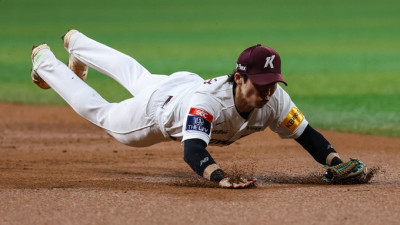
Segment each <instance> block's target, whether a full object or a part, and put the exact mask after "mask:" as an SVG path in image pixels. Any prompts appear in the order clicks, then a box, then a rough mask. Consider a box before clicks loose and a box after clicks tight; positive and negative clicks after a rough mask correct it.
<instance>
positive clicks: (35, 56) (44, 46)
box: [31, 43, 50, 89]
mask: <svg viewBox="0 0 400 225" xmlns="http://www.w3.org/2000/svg"><path fill="white" fill-rule="evenodd" d="M44 49H49V50H50V47H49V46H48V45H47V44H46V43H43V44H41V45H38V46H36V45H34V46H32V53H31V59H32V63H33V62H34V61H37V60H39V59H40V57H42V55H41V54H39V53H40V51H42V50H44ZM31 78H32V82H33V83H34V84H36V85H37V86H38V87H40V88H42V89H49V88H50V86H49V85H48V84H47V83H46V82H45V81H44V80H43V79H42V78H41V77H40V76H39V74H37V73H36V71H35V70H34V69H33V68H32V69H31Z"/></svg>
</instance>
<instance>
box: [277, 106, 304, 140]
mask: <svg viewBox="0 0 400 225" xmlns="http://www.w3.org/2000/svg"><path fill="white" fill-rule="evenodd" d="M303 119H304V115H303V113H301V111H300V110H299V109H298V108H297V107H296V106H294V107H292V109H291V110H290V111H289V113H288V114H287V115H286V117H285V119H284V120H283V121H282V126H285V127H286V128H287V129H288V130H290V132H292V133H293V132H294V131H295V130H296V129H297V127H298V126H299V125H300V123H301V122H302V121H303Z"/></svg>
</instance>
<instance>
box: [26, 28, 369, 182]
mask: <svg viewBox="0 0 400 225" xmlns="http://www.w3.org/2000/svg"><path fill="white" fill-rule="evenodd" d="M62 39H63V42H64V47H65V49H66V50H67V52H68V53H69V62H68V66H67V65H65V64H63V63H62V62H60V61H59V60H58V59H57V58H56V57H55V56H54V54H53V53H52V51H51V50H50V47H49V46H48V45H46V44H42V45H39V46H34V47H33V49H32V55H31V58H32V63H33V68H32V72H31V77H32V80H33V82H34V83H35V84H37V85H38V86H39V87H41V88H44V89H48V88H50V87H51V88H53V89H54V90H55V91H56V92H57V93H58V94H59V95H60V96H61V97H62V98H63V99H64V100H65V101H66V102H67V103H68V104H69V105H70V106H71V107H72V108H73V109H74V110H75V111H76V112H77V113H78V114H79V115H81V116H82V117H83V118H85V119H87V120H88V121H90V122H92V123H93V124H95V125H97V126H99V127H101V128H102V129H104V130H105V131H106V132H107V133H108V134H110V135H111V136H113V137H114V138H115V139H117V140H118V141H119V142H121V143H124V144H126V145H130V146H135V147H142V146H150V145H153V144H155V143H159V142H164V141H179V142H181V143H182V144H183V148H184V160H185V162H187V163H188V164H189V166H190V167H191V168H192V169H193V170H194V171H195V172H196V173H197V174H199V175H200V176H202V177H204V178H206V179H208V180H210V181H213V182H216V183H218V184H219V185H220V186H221V187H224V188H245V187H249V186H252V185H254V183H255V182H256V179H251V180H247V179H244V178H243V179H241V180H239V181H237V180H236V181H234V180H233V179H231V178H230V177H227V176H226V175H225V173H224V172H223V170H222V169H221V168H220V167H219V166H218V165H217V164H216V162H215V161H214V159H213V158H212V157H211V155H210V154H209V153H208V151H207V146H208V145H220V146H221V145H222V146H223V145H230V144H231V143H233V142H235V141H236V140H238V139H240V138H242V137H245V136H247V135H250V134H252V133H254V132H259V131H263V130H265V129H266V128H267V127H269V128H270V129H271V130H272V131H274V132H276V133H277V134H278V135H280V137H282V138H290V139H294V140H295V141H296V142H298V143H299V144H300V145H301V146H303V147H304V149H306V150H307V151H308V152H309V153H310V154H311V155H312V157H314V159H315V160H316V161H317V162H319V163H320V164H322V165H325V167H326V168H327V169H326V173H325V174H324V179H325V180H326V181H327V182H328V183H334V182H336V181H340V180H344V179H347V178H350V177H357V176H366V173H367V167H366V166H365V165H364V164H363V162H361V161H360V160H357V159H351V160H350V161H348V162H346V163H343V161H342V160H341V159H340V157H339V155H338V154H337V153H336V151H335V149H334V148H333V147H332V146H331V145H330V143H329V142H328V141H327V140H326V139H325V138H324V137H323V136H322V135H321V134H320V133H319V132H317V131H316V130H314V129H313V128H312V127H311V126H310V125H309V123H308V121H307V119H306V118H305V116H304V115H303V114H302V113H301V111H300V110H299V109H298V108H297V107H296V105H295V104H294V103H293V102H292V100H291V99H290V97H289V95H288V94H287V93H286V91H285V90H284V89H282V88H281V87H280V85H278V83H282V84H285V85H287V84H286V81H285V80H284V78H283V77H282V75H281V59H280V56H279V54H278V53H277V52H276V51H275V50H273V49H272V48H269V47H266V46H263V45H260V44H258V45H255V46H252V47H249V48H247V49H245V50H244V51H243V52H242V53H241V54H240V56H239V58H238V60H237V66H236V68H235V70H234V72H233V73H232V74H230V75H228V76H226V75H224V76H220V77H215V78H212V79H209V80H203V79H202V78H201V77H200V76H199V75H197V74H194V73H191V72H185V71H182V72H176V73H173V74H171V75H169V76H167V75H156V74H151V73H150V72H149V71H148V70H147V69H146V68H144V67H143V66H142V65H140V64H139V63H138V62H137V61H136V60H135V59H133V58H131V57H130V56H128V55H125V54H123V53H121V52H119V51H117V50H114V49H112V48H110V47H108V46H106V45H103V44H101V43H99V42H96V41H95V40H92V39H90V38H88V37H87V36H85V35H84V34H82V33H80V32H78V31H77V30H70V31H68V32H67V34H65V35H64V36H63V37H62ZM89 67H90V68H93V69H95V70H97V71H99V72H101V73H103V74H105V75H107V76H109V77H111V78H112V79H114V80H116V81H117V82H118V83H119V84H121V85H122V86H123V87H124V88H125V89H127V90H128V91H129V92H130V93H131V94H132V96H134V97H132V98H129V99H126V100H124V101H122V102H119V103H110V102H107V101H106V100H105V99H103V98H102V97H101V96H100V95H99V94H98V93H97V92H96V91H95V90H94V89H93V88H91V87H90V86H89V85H88V84H86V83H85V82H84V80H85V79H86V77H87V72H88V68H89ZM79 78H80V79H79Z"/></svg>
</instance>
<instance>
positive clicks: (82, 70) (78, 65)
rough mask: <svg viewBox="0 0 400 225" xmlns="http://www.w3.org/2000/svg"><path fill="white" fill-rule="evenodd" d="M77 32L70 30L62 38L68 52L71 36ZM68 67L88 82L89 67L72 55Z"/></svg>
mask: <svg viewBox="0 0 400 225" xmlns="http://www.w3.org/2000/svg"><path fill="white" fill-rule="evenodd" d="M77 32H78V31H77V30H69V31H68V32H67V33H66V34H64V35H63V36H61V39H62V40H63V42H64V48H65V50H67V51H68V46H69V42H70V39H71V36H72V35H73V34H75V33H77ZM68 67H69V68H70V69H71V70H72V72H74V73H75V74H76V75H77V76H78V77H79V78H81V79H82V80H86V78H87V74H88V70H89V67H88V66H87V65H85V64H84V63H82V62H81V61H79V60H78V59H77V58H75V57H74V56H73V55H72V54H69V59H68Z"/></svg>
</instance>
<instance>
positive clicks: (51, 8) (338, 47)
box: [0, 0, 400, 137]
mask: <svg viewBox="0 0 400 225" xmlns="http://www.w3.org/2000/svg"><path fill="white" fill-rule="evenodd" d="M399 12H400V3H399V2H398V1H394V0H381V1H373V0H364V1H361V0H355V1H309V0H306V1H295V0H283V1H269V0H257V1H247V2H245V1H236V0H233V1H232V0H231V1H209V0H205V1H183V0H178V1H172V0H171V1H161V0H157V1H154V0H149V1H136V0H131V1H128V0H114V1H105V0H97V1H87V0H80V1H77V0H70V1H54V0H52V1H50V0H41V1H37V0H18V1H12V0H0V30H1V31H0V50H1V51H0V68H1V74H0V101H4V102H14V103H23V104H65V103H64V102H63V100H62V99H61V98H60V97H59V96H57V95H56V94H55V93H54V91H52V90H49V91H45V90H41V89H39V88H37V87H36V86H34V85H33V84H32V83H31V80H30V76H29V70H30V68H31V62H30V51H31V46H32V45H33V44H37V43H41V42H43V41H45V42H46V43H48V44H49V45H50V46H51V48H52V50H53V52H54V53H55V55H56V56H57V57H58V58H59V59H60V60H62V61H64V62H67V58H68V56H67V54H66V52H65V50H64V49H63V46H62V42H61V39H60V36H61V35H62V34H64V33H65V32H66V30H67V29H69V28H76V29H78V30H80V31H82V32H83V33H85V34H86V35H87V36H89V37H92V38H93V39H95V40H98V41H100V42H102V43H105V44H107V45H109V46H111V47H113V48H116V49H118V50H120V51H122V52H124V53H126V54H128V55H131V56H132V57H134V58H135V59H137V60H138V61H139V62H140V63H141V64H142V65H144V66H145V67H146V68H148V69H149V70H150V71H151V72H152V73H159V74H171V73H173V72H175V71H180V70H186V71H192V72H195V73H197V74H199V75H201V76H202V77H204V78H209V77H213V76H220V75H224V74H228V73H230V72H231V71H232V70H233V69H234V67H235V64H236V59H237V57H238V55H239V54H240V52H241V51H242V50H243V49H245V48H247V47H249V46H251V45H254V44H257V43H262V44H264V45H267V46H270V47H273V48H274V49H276V50H277V51H278V52H279V53H280V55H281V58H282V73H283V75H284V77H285V78H286V80H287V81H288V83H289V86H288V87H285V89H286V90H287V92H288V93H289V94H290V95H291V97H292V98H293V100H294V102H295V103H296V104H297V105H298V106H299V108H300V109H301V110H302V111H303V113H304V114H305V115H306V117H307V119H308V120H309V121H310V123H311V124H312V125H313V126H315V127H318V128H323V129H333V130H339V131H350V132H359V133H365V134H379V135H385V136H395V137H400V116H399V110H400V103H399V98H400V88H399V84H400V25H399V24H400V13H399ZM88 83H89V84H90V85H91V86H93V87H94V88H95V89H96V90H98V91H99V93H101V94H102V95H103V96H104V97H105V98H106V99H108V100H109V101H120V100H122V99H125V98H127V97H130V96H129V94H128V92H126V91H125V90H123V89H122V88H121V87H120V86H119V85H118V84H116V83H115V82H114V81H112V80H110V79H108V78H107V77H105V76H103V75H101V74H99V73H97V72H95V71H93V70H91V71H89V78H88Z"/></svg>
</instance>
